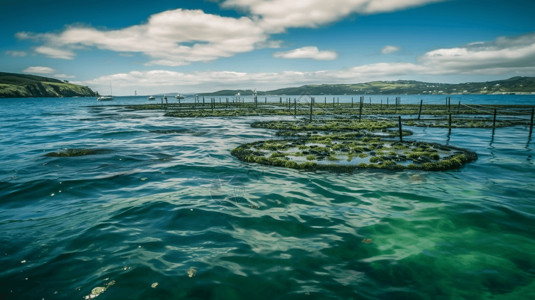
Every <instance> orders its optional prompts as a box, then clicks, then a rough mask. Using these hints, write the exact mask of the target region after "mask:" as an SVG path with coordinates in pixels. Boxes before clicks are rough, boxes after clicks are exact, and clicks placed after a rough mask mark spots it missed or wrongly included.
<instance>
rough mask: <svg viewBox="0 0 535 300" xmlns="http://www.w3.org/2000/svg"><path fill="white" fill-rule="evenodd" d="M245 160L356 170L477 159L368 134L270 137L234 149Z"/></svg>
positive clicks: (434, 166)
mask: <svg viewBox="0 0 535 300" xmlns="http://www.w3.org/2000/svg"><path fill="white" fill-rule="evenodd" d="M231 153H232V155H234V156H235V157H236V158H238V159H239V160H241V161H244V162H249V163H259V164H263V165H271V166H278V167H286V168H292V169H299V170H308V171H316V170H326V171H332V172H354V171H355V170H359V169H387V170H406V169H409V170H424V171H445V170H452V169H458V168H461V167H462V166H463V165H465V164H466V163H469V162H471V161H474V160H476V159H477V154H476V153H474V152H471V151H468V150H465V149H461V148H457V147H453V146H445V145H440V144H435V143H424V142H414V141H412V142H397V141H387V140H382V139H380V138H369V137H364V138H362V139H354V140H333V139H331V138H325V139H312V140H311V139H297V140H296V139H292V140H266V141H258V142H253V143H248V144H244V145H241V146H239V147H237V148H235V149H234V150H232V152H231Z"/></svg>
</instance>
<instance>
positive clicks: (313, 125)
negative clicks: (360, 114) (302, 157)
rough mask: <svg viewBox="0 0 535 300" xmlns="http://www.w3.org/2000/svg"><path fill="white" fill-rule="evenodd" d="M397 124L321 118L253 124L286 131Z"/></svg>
mask: <svg viewBox="0 0 535 300" xmlns="http://www.w3.org/2000/svg"><path fill="white" fill-rule="evenodd" d="M395 126H396V124H395V123H394V122H391V121H382V120H371V119H365V120H361V121H359V120H351V119H342V120H327V121H324V120H320V121H312V122H305V121H297V122H295V121H265V122H254V123H252V124H251V127H253V128H266V129H274V130H285V131H333V132H336V131H359V130H369V131H377V130H385V129H387V128H391V127H395Z"/></svg>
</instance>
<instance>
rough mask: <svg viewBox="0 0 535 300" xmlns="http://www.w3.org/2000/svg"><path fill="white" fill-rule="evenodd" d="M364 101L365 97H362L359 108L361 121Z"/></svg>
mask: <svg viewBox="0 0 535 300" xmlns="http://www.w3.org/2000/svg"><path fill="white" fill-rule="evenodd" d="M363 102H364V97H360V108H359V122H360V121H362V104H363Z"/></svg>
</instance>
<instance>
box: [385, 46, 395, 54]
mask: <svg viewBox="0 0 535 300" xmlns="http://www.w3.org/2000/svg"><path fill="white" fill-rule="evenodd" d="M398 51H399V47H397V46H385V47H383V49H381V53H383V54H390V53H394V52H398Z"/></svg>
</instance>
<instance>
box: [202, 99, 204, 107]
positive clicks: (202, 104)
mask: <svg viewBox="0 0 535 300" xmlns="http://www.w3.org/2000/svg"><path fill="white" fill-rule="evenodd" d="M202 106H204V97H202Z"/></svg>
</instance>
